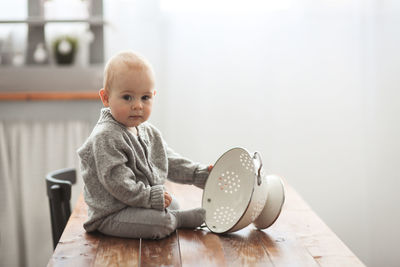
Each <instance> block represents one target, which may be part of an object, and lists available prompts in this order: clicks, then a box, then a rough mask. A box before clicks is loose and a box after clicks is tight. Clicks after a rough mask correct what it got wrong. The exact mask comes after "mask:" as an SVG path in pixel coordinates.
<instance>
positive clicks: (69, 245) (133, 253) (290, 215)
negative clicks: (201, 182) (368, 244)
mask: <svg viewBox="0 0 400 267" xmlns="http://www.w3.org/2000/svg"><path fill="white" fill-rule="evenodd" d="M166 186H167V188H168V190H169V192H170V193H172V194H173V195H174V196H175V198H176V199H177V200H178V201H179V203H180V205H181V207H182V209H187V208H192V207H200V206H201V197H202V190H200V189H198V188H196V187H194V186H188V185H180V184H174V183H170V182H168V183H167V184H166ZM285 191H286V200H285V204H284V207H283V210H282V213H281V215H280V217H279V218H278V220H277V221H276V222H275V223H274V225H272V226H271V227H270V228H268V229H266V230H263V231H259V230H257V229H255V228H254V227H253V226H251V225H250V226H248V227H246V228H244V229H242V230H240V231H238V232H235V233H231V234H227V235H217V234H213V233H211V232H210V231H208V229H202V230H187V229H178V230H177V231H176V232H174V233H173V234H172V235H171V236H169V237H167V238H165V239H162V240H145V239H128V238H115V237H109V236H105V235H103V234H100V233H94V234H93V233H91V234H88V233H86V232H85V230H84V229H83V226H82V224H83V222H84V221H85V220H86V218H87V206H86V204H85V202H84V200H83V196H82V195H81V196H80V198H79V200H78V202H77V204H76V206H75V209H74V210H73V213H72V214H71V217H70V219H69V221H68V224H67V226H66V228H65V230H64V233H63V235H62V236H61V239H60V242H59V243H58V245H57V247H56V249H55V251H54V253H53V255H52V257H51V258H50V261H49V263H48V266H74V267H78V266H201V267H204V266H218V267H220V266H335V267H336V266H364V265H363V263H362V262H361V261H360V260H359V259H358V258H357V257H356V256H355V255H354V254H353V253H352V252H351V251H350V249H349V248H348V247H347V246H346V245H345V244H344V243H343V242H342V241H341V240H340V239H339V238H338V237H337V236H336V235H335V234H334V233H333V232H332V231H331V230H330V229H329V227H328V226H327V225H326V224H325V223H324V222H323V221H322V220H321V219H320V218H319V217H318V216H317V215H316V214H315V213H314V212H313V211H312V210H311V208H310V207H309V206H308V205H307V204H306V203H305V202H304V200H303V199H302V198H301V197H300V196H299V195H298V194H297V193H296V192H295V190H294V189H293V188H292V187H290V186H288V185H287V184H286V188H285Z"/></svg>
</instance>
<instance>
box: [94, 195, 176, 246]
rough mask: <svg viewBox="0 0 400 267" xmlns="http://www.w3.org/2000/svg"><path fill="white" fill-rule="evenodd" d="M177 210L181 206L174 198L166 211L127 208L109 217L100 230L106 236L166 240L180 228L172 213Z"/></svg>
mask: <svg viewBox="0 0 400 267" xmlns="http://www.w3.org/2000/svg"><path fill="white" fill-rule="evenodd" d="M177 209H179V204H178V202H177V201H176V200H175V199H174V198H173V199H172V202H171V205H170V206H169V207H168V208H167V209H166V210H164V211H160V210H155V209H144V208H133V207H127V208H124V209H122V210H121V211H119V212H116V213H114V214H112V215H110V216H108V217H107V218H106V219H105V220H104V221H103V222H102V224H101V225H100V227H99V228H98V230H99V231H100V232H102V233H103V234H106V235H111V236H118V237H126V238H145V239H160V238H164V237H166V236H168V235H170V234H171V233H172V232H174V231H175V230H176V228H177V226H178V219H177V218H176V216H175V215H174V214H172V213H171V212H170V210H177Z"/></svg>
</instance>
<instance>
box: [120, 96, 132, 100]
mask: <svg viewBox="0 0 400 267" xmlns="http://www.w3.org/2000/svg"><path fill="white" fill-rule="evenodd" d="M122 98H123V99H124V100H127V101H131V100H132V97H131V96H130V95H123V96H122Z"/></svg>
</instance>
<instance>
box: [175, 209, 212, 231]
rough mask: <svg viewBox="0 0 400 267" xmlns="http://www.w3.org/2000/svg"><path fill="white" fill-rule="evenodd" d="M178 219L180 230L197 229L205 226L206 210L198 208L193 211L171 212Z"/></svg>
mask: <svg viewBox="0 0 400 267" xmlns="http://www.w3.org/2000/svg"><path fill="white" fill-rule="evenodd" d="M171 213H172V214H174V215H175V216H176V218H177V219H178V228H196V227H198V226H200V225H202V224H203V222H204V220H205V217H206V210H205V209H202V208H196V209H191V210H171Z"/></svg>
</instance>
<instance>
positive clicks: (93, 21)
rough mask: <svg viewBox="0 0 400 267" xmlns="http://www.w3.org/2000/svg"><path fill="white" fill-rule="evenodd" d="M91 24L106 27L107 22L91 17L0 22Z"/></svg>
mask: <svg viewBox="0 0 400 267" xmlns="http://www.w3.org/2000/svg"><path fill="white" fill-rule="evenodd" d="M79 22H80V23H89V24H91V25H104V24H106V21H105V20H104V19H103V18H102V17H91V18H87V19H74V18H70V19H45V18H43V17H29V18H27V19H9V20H0V24H1V23H2V24H14V23H17V24H18V23H26V24H29V25H44V24H47V23H79Z"/></svg>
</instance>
